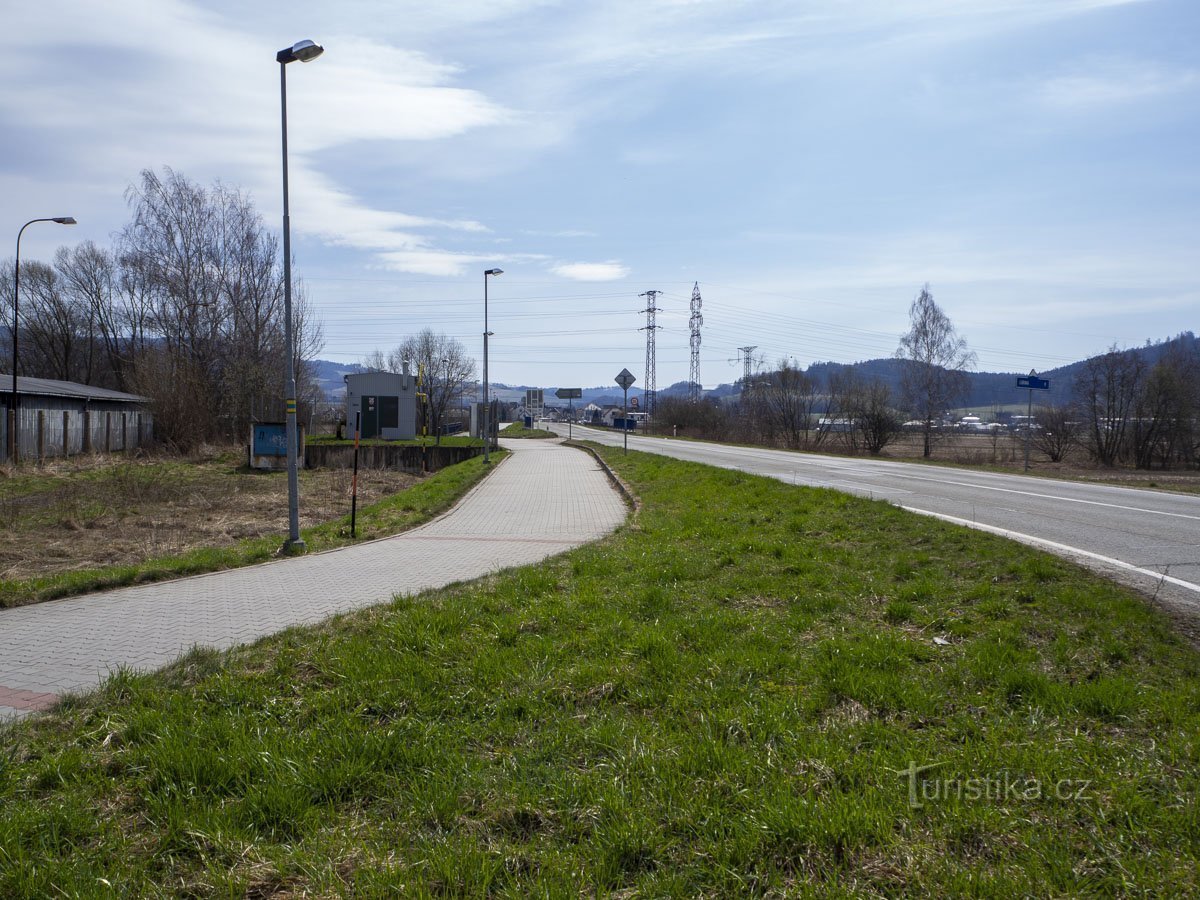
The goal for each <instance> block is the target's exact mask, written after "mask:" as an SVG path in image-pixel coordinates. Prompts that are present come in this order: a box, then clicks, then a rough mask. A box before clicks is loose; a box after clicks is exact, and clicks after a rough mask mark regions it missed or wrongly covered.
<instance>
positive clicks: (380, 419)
mask: <svg viewBox="0 0 1200 900" xmlns="http://www.w3.org/2000/svg"><path fill="white" fill-rule="evenodd" d="M343 378H344V380H345V382H346V436H347V437H353V436H354V416H355V413H358V414H359V415H360V416H361V417H362V419H361V428H362V437H363V438H364V439H365V438H373V437H381V438H386V439H388V440H396V441H402V440H411V439H412V438H415V437H416V436H417V380H416V379H415V378H414V377H413V376H412V375H411V374H410V373H409V371H408V366H407V365H406V366H405V367H404V371H403V372H402V373H401V374H399V375H397V374H396V373H394V372H365V373H363V374H361V375H345V376H343Z"/></svg>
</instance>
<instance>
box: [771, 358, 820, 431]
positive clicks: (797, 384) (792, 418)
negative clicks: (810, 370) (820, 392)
mask: <svg viewBox="0 0 1200 900" xmlns="http://www.w3.org/2000/svg"><path fill="white" fill-rule="evenodd" d="M762 381H763V382H764V383H763V385H762V388H761V391H760V392H759V400H760V404H759V405H760V407H761V414H762V415H763V417H764V418H765V419H766V423H767V427H768V429H769V430H770V432H771V433H772V435H773V436H774V435H781V436H782V437H783V439H784V442H785V443H786V444H787V446H788V447H789V448H790V449H792V450H798V449H800V448H801V447H807V446H808V442H809V437H808V436H809V431H810V428H811V425H812V418H813V412H814V411H815V410H816V407H817V391H816V384H815V383H814V382H813V379H812V378H810V377H809V376H808V375H807V374H805V373H804V372H802V371H801V370H800V369H798V368H797V367H795V366H793V365H792V364H791V362H790V361H788V360H786V359H785V360H781V361H780V363H779V369H778V370H777V371H775V372H772V373H770V374H768V375H766V376H763V379H762Z"/></svg>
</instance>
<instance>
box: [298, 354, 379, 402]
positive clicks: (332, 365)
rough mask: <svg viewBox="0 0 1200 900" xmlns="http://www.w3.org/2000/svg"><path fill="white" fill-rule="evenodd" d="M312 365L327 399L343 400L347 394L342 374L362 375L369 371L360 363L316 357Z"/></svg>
mask: <svg viewBox="0 0 1200 900" xmlns="http://www.w3.org/2000/svg"><path fill="white" fill-rule="evenodd" d="M310 365H312V367H313V374H314V377H315V378H316V380H317V384H318V385H320V386H321V393H322V394H324V395H325V398H326V399H327V400H341V399H342V398H344V397H345V396H346V383H345V382H344V381H343V380H342V376H344V375H360V374H362V373H363V372H367V371H369V370H368V369H367V368H366V367H365V366H360V365H359V364H358V363H339V362H330V361H329V360H327V359H314V360H313V361H312V363H310Z"/></svg>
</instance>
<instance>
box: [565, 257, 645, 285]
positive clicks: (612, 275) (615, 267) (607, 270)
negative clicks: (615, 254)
mask: <svg viewBox="0 0 1200 900" xmlns="http://www.w3.org/2000/svg"><path fill="white" fill-rule="evenodd" d="M550 271H551V272H553V273H554V274H555V275H558V276H559V277H560V278H570V279H571V280H573V281H620V280H621V279H622V278H625V277H626V276H628V275H629V269H628V268H627V267H626V266H623V265H621V264H620V263H619V262H616V261H613V260H610V261H609V262H602V263H586V262H576V263H561V264H559V265H557V266H551V267H550Z"/></svg>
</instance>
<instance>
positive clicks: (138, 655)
mask: <svg viewBox="0 0 1200 900" xmlns="http://www.w3.org/2000/svg"><path fill="white" fill-rule="evenodd" d="M502 443H503V445H504V446H505V448H507V449H509V450H511V451H513V453H512V456H510V457H509V458H507V459H505V460H504V461H503V462H501V463H500V464H499V465H498V466H497V467H496V471H495V472H493V473H492V474H491V475H489V476H488V477H487V478H485V479H484V480H483V481H482V482H480V484H478V485H476V487H475V488H473V489H472V490H471V492H470V493H468V494H467V496H466V497H464V498H463V500H462V501H461V502H460V503H459V504H458V505H457V506H456V507H455V508H454V509H453V510H451V511H450V512H449V513H447V514H446V515H444V516H442V517H440V518H438V519H436V520H435V521H433V522H430V523H428V524H426V525H423V526H421V527H420V528H417V529H414V530H412V531H409V532H406V533H404V534H400V535H397V536H395V537H391V538H384V539H382V540H378V541H372V542H370V543H367V544H359V545H357V546H354V547H348V548H346V549H344V550H332V551H329V552H327V553H318V554H314V555H312V556H306V557H301V558H299V559H289V560H280V561H278V562H270V563H264V564H262V565H257V566H249V567H246V568H242V569H232V570H229V571H226V572H214V573H212V574H211V575H200V576H196V577H194V578H184V579H180V580H178V581H169V582H161V583H159V584H151V585H144V586H140V587H133V588H122V589H120V590H114V591H106V592H103V593H98V594H89V595H86V596H82V597H71V598H68V599H64V600H55V601H51V602H49V603H39V604H35V605H33V606H22V607H18V608H16V609H5V610H0V720H2V719H5V718H11V717H14V716H22V715H27V714H29V713H30V712H32V711H35V710H37V709H42V708H45V707H46V706H48V705H50V704H51V703H53V702H54V701H55V700H56V699H57V696H58V695H59V694H61V693H64V692H67V691H80V690H86V689H89V688H92V687H94V686H95V685H96V684H97V683H98V682H99V680H100V679H102V678H103V677H105V675H106V674H107V673H109V672H111V671H113V670H115V669H117V668H119V667H122V666H125V667H129V668H133V669H139V670H149V669H157V668H160V667H162V666H164V665H166V664H167V663H170V662H172V661H173V660H175V659H176V658H177V657H179V655H180V654H182V653H184V652H186V651H188V650H190V649H191V648H192V647H193V646H195V645H202V646H209V647H217V648H219V649H225V648H227V647H232V646H235V645H237V644H243V643H247V642H250V641H254V640H256V639H258V638H260V637H262V636H263V635H267V634H272V633H274V632H276V631H280V630H282V629H284V628H287V627H288V626H291V625H303V624H306V623H313V622H319V621H320V620H322V619H325V618H327V617H329V616H331V615H333V614H334V613H339V612H344V611H346V610H351V609H358V608H360V607H364V606H371V605H373V604H376V603H383V602H386V601H388V600H390V599H391V598H392V597H393V596H395V595H397V594H406V593H417V592H419V591H423V590H426V589H428V588H434V587H441V586H443V585H447V584H450V583H452V582H455V581H463V580H468V579H472V578H477V577H479V576H481V575H486V574H487V573H489V572H494V571H496V570H498V569H503V568H508V567H510V566H519V565H526V564H529V563H533V562H537V561H538V560H541V559H544V558H546V557H548V556H552V555H554V554H556V553H561V552H563V551H564V550H569V549H570V548H572V547H576V546H578V545H580V544H583V543H586V542H588V541H592V540H595V539H597V538H599V537H602V536H603V535H605V534H607V533H609V532H610V531H612V530H613V529H614V528H616V527H617V526H618V525H619V524H621V522H623V521H624V520H625V516H626V508H625V505H624V503H623V501H622V500H621V498H620V496H619V495H618V494H617V493H616V491H614V490H613V488H612V486H611V484H610V483H609V481H608V478H607V476H606V475H605V474H604V472H603V471H602V470H601V469H600V467H599V466H598V465H597V463H596V461H595V460H594V459H592V457H591V456H589V455H588V454H586V453H584V452H582V451H580V450H573V449H570V448H567V447H563V446H561V445H560V444H558V443H557V442H554V441H544V440H543V441H538V440H516V441H505V442H502ZM302 499H303V498H302Z"/></svg>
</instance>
